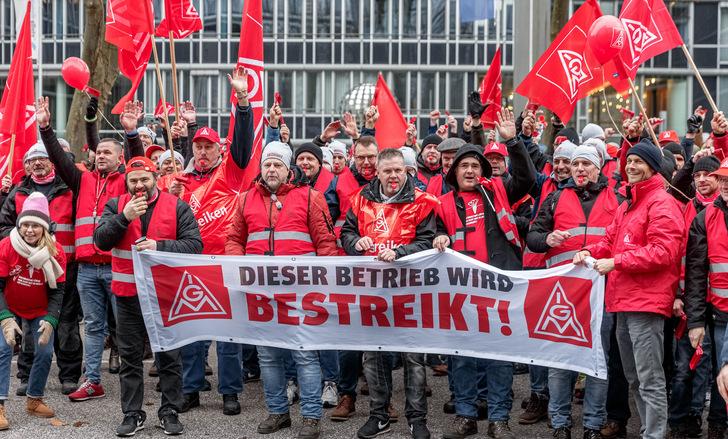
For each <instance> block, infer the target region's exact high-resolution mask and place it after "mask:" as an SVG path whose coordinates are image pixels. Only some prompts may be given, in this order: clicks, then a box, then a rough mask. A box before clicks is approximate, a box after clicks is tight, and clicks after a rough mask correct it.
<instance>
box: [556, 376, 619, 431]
mask: <svg viewBox="0 0 728 439" xmlns="http://www.w3.org/2000/svg"><path fill="white" fill-rule="evenodd" d="M578 376H579V373H578V372H573V371H570V370H563V369H549V390H550V394H551V397H550V399H549V413H550V414H551V424H552V425H553V426H554V428H561V427H571V398H572V397H573V396H574V385H575V384H576V379H577V377H578ZM606 403H607V380H601V379H599V378H594V377H592V376H588V375H587V377H586V393H585V395H584V428H589V429H592V430H601V429H602V426H603V425H604V418H605V416H606V414H607V409H606Z"/></svg>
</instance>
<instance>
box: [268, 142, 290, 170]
mask: <svg viewBox="0 0 728 439" xmlns="http://www.w3.org/2000/svg"><path fill="white" fill-rule="evenodd" d="M292 156H293V151H291V147H290V146H288V144H286V143H283V142H270V143H269V144H267V145H265V148H263V154H262V155H261V156H260V164H261V165H262V164H263V162H265V161H266V160H270V159H277V160H280V161H282V162H283V164H284V165H286V168H288V169H291V157H292Z"/></svg>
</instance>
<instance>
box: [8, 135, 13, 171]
mask: <svg viewBox="0 0 728 439" xmlns="http://www.w3.org/2000/svg"><path fill="white" fill-rule="evenodd" d="M13 150H15V134H13V135H12V136H11V137H10V153H9V154H8V176H9V177H10V178H13Z"/></svg>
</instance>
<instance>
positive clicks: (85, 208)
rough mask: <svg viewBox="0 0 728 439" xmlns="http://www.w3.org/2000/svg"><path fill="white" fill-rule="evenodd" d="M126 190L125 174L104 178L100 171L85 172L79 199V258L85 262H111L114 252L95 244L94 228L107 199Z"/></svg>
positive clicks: (77, 240)
mask: <svg viewBox="0 0 728 439" xmlns="http://www.w3.org/2000/svg"><path fill="white" fill-rule="evenodd" d="M125 193H126V182H125V181H124V175H123V174H121V173H120V172H118V171H115V172H112V173H111V174H110V175H109V176H108V177H107V178H102V177H101V175H99V173H98V172H97V171H93V172H84V173H83V175H82V176H81V185H80V189H79V193H78V197H77V199H76V225H75V236H76V259H78V260H79V261H85V262H96V263H108V262H111V253H110V252H104V251H101V250H99V249H98V248H97V247H96V246H95V245H94V230H96V225H97V224H98V221H99V219H100V218H101V215H102V214H103V213H104V207H106V201H107V200H109V199H111V198H116V197H120V196H122V195H124V194H125Z"/></svg>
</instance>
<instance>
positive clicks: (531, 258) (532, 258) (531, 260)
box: [523, 163, 581, 268]
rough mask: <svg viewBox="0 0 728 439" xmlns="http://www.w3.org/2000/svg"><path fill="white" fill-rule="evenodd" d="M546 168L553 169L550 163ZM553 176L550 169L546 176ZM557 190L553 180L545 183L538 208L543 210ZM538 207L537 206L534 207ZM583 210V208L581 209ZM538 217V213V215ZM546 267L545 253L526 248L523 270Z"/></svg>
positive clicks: (542, 186)
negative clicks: (547, 198)
mask: <svg viewBox="0 0 728 439" xmlns="http://www.w3.org/2000/svg"><path fill="white" fill-rule="evenodd" d="M546 166H548V167H549V168H550V167H551V164H550V163H547V164H546ZM544 174H546V168H544ZM550 174H551V169H549V173H548V174H546V175H550ZM556 189H557V187H556V183H554V179H553V178H549V179H548V180H546V181H544V182H543V184H542V185H541V196H540V197H539V205H538V208H539V209H541V205H542V204H543V202H544V201H546V197H548V196H549V194H550V193H551V192H553V191H555V190H556ZM534 207H536V206H534ZM579 209H581V207H579ZM536 215H538V212H537V213H536ZM536 215H534V217H533V220H535V219H536ZM533 220H531V224H533ZM545 266H546V254H545V253H534V252H532V251H531V250H530V249H529V248H528V247H526V248H524V250H523V268H544V267H545Z"/></svg>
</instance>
